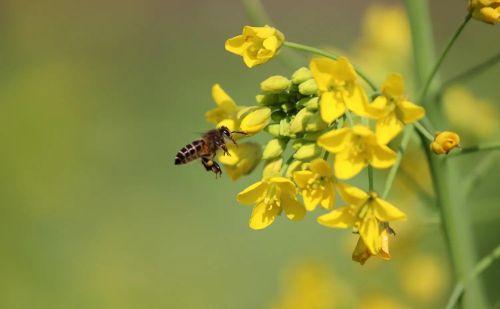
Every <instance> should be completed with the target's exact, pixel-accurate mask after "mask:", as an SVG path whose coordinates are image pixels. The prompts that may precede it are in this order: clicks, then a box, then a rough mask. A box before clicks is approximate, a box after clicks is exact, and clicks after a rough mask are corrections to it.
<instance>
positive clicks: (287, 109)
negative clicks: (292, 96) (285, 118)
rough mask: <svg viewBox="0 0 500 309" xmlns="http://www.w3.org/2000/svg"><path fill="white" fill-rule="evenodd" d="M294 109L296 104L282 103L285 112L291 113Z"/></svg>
mask: <svg viewBox="0 0 500 309" xmlns="http://www.w3.org/2000/svg"><path fill="white" fill-rule="evenodd" d="M293 109H295V104H293V103H284V104H281V110H282V111H284V112H285V113H289V112H290V111H291V110H293Z"/></svg>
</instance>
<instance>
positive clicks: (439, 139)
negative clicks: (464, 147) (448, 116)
mask: <svg viewBox="0 0 500 309" xmlns="http://www.w3.org/2000/svg"><path fill="white" fill-rule="evenodd" d="M456 147H460V136H459V135H458V134H457V133H455V132H450V131H444V132H436V135H435V136H434V141H433V142H432V143H431V150H432V152H434V153H435V154H448V153H449V152H450V151H451V150H452V149H453V148H456Z"/></svg>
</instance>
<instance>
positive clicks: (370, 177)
mask: <svg viewBox="0 0 500 309" xmlns="http://www.w3.org/2000/svg"><path fill="white" fill-rule="evenodd" d="M368 191H370V192H372V191H373V167H372V166H371V165H368Z"/></svg>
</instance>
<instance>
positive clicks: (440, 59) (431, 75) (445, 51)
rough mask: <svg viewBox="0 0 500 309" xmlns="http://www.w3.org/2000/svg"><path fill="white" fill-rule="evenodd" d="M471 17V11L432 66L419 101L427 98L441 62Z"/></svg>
mask: <svg viewBox="0 0 500 309" xmlns="http://www.w3.org/2000/svg"><path fill="white" fill-rule="evenodd" d="M471 17H472V15H471V14H470V13H468V14H467V16H465V19H464V21H463V22H462V24H461V25H460V27H458V29H457V31H456V32H455V33H454V34H453V36H452V37H451V39H450V41H449V42H448V45H446V48H445V49H444V51H443V53H442V54H441V56H440V57H439V60H438V61H437V62H436V64H435V65H434V67H433V68H432V71H431V73H430V75H429V77H427V79H426V82H425V84H424V87H423V88H422V91H421V92H420V95H419V97H418V98H419V100H418V102H423V100H425V98H426V96H427V91H428V90H429V86H430V85H431V83H432V80H433V79H434V76H436V74H437V72H438V70H439V68H440V67H441V64H442V63H443V60H444V59H445V58H446V55H447V54H448V52H449V51H450V49H451V47H452V46H453V44H454V43H455V41H456V40H457V38H458V36H459V35H460V33H462V30H464V28H465V25H467V23H468V22H469V20H470V19H471ZM424 105H425V104H424Z"/></svg>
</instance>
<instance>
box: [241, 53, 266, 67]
mask: <svg viewBox="0 0 500 309" xmlns="http://www.w3.org/2000/svg"><path fill="white" fill-rule="evenodd" d="M243 62H244V63H245V65H246V66H247V67H249V68H253V67H254V66H256V65H258V64H261V63H262V62H263V61H262V60H260V59H257V57H256V54H255V52H253V51H252V50H250V48H246V49H245V50H244V51H243Z"/></svg>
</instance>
